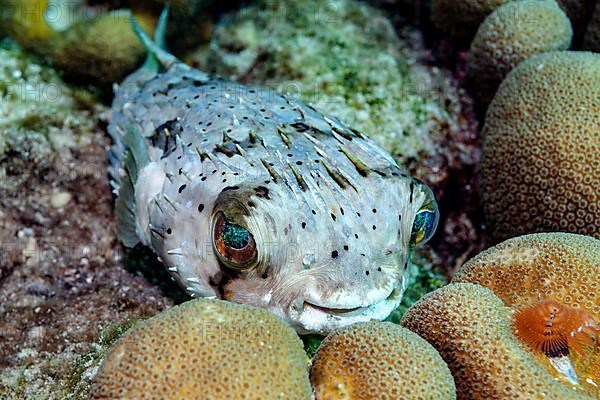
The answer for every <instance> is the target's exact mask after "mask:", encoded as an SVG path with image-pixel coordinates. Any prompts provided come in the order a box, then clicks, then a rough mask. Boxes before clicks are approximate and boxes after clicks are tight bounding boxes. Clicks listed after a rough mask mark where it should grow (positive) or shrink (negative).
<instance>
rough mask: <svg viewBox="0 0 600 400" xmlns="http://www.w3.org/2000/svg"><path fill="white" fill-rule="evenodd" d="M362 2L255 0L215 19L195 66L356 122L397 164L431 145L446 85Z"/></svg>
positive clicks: (447, 116) (438, 138)
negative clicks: (215, 25) (256, 85)
mask: <svg viewBox="0 0 600 400" xmlns="http://www.w3.org/2000/svg"><path fill="white" fill-rule="evenodd" d="M417 58H418V54H417V52H416V51H413V50H411V44H409V43H408V41H407V40H404V39H401V38H399V37H398V36H397V34H396V32H395V31H394V29H393V27H392V25H391V23H390V21H389V20H388V19H387V18H386V17H385V16H384V15H383V14H382V13H381V12H380V11H378V10H376V9H374V8H372V7H369V6H368V5H366V4H363V3H360V2H356V1H352V0H339V1H334V2H330V3H323V2H318V1H307V2H300V3H296V2H293V1H291V0H286V1H277V2H274V1H269V0H261V1H257V2H255V3H254V4H253V5H252V6H250V7H247V8H244V9H242V10H240V11H239V12H238V13H237V14H235V15H232V16H230V17H228V18H225V19H223V20H222V21H221V23H220V24H219V25H218V26H217V27H216V29H215V32H214V35H213V40H212V43H211V45H210V46H209V47H208V48H204V49H200V50H199V51H197V52H196V53H194V54H193V55H192V56H190V57H189V59H188V61H190V62H192V63H195V64H196V65H197V66H198V67H199V68H200V69H204V70H207V71H210V72H214V73H218V74H220V75H225V76H229V77H231V78H234V79H237V80H241V81H245V82H252V83H256V84H261V85H263V86H265V85H266V86H268V87H271V88H273V89H274V90H276V91H279V92H284V93H285V92H288V93H289V94H290V95H292V96H295V97H299V98H300V99H301V100H303V101H305V102H308V103H311V104H313V105H314V106H315V107H316V108H318V109H321V110H323V111H326V112H329V113H331V114H333V115H335V116H337V117H339V118H341V119H342V120H344V121H345V122H347V123H349V124H350V125H352V126H354V127H356V128H358V129H360V130H362V131H363V132H365V133H366V134H368V135H369V136H370V137H371V138H373V139H374V140H375V141H376V142H378V143H379V144H380V145H382V146H383V147H384V148H386V150H388V151H389V152H390V153H392V154H393V155H394V157H395V158H396V160H397V161H398V162H399V163H400V164H403V165H406V164H407V163H408V162H409V161H410V160H414V159H417V158H419V157H421V156H422V155H427V154H434V153H436V151H438V148H439V147H440V143H441V142H442V140H443V139H442V137H443V135H444V132H443V129H442V128H441V126H442V125H443V124H444V123H450V120H451V114H452V112H454V111H453V110H451V109H450V108H451V107H452V106H449V105H447V104H446V101H444V98H443V97H444V96H445V94H444V93H443V92H444V91H446V90H447V89H448V88H449V86H450V85H449V83H448V82H447V81H446V80H445V78H444V76H443V75H442V74H440V73H439V71H438V70H436V69H433V68H428V67H425V66H424V65H423V63H420V62H419V61H418V59H417Z"/></svg>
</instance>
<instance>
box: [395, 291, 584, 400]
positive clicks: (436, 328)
mask: <svg viewBox="0 0 600 400" xmlns="http://www.w3.org/2000/svg"><path fill="white" fill-rule="evenodd" d="M513 324H514V316H513V312H512V310H511V308H510V307H508V306H507V305H505V304H504V303H503V302H502V300H500V299H499V298H498V297H497V296H496V295H495V294H494V293H492V292H491V291H490V290H489V289H487V288H484V287H482V286H479V285H475V284H472V283H453V284H450V285H448V286H445V287H443V288H441V289H438V290H436V291H435V292H432V293H430V294H428V295H426V296H425V297H423V298H422V299H421V300H419V301H418V302H417V303H415V304H414V305H413V307H411V309H409V310H408V312H407V314H406V315H405V317H404V319H403V320H402V326H404V327H406V328H408V329H410V330H412V331H413V332H416V333H417V334H418V335H420V336H422V337H423V338H425V339H426V340H427V341H428V342H429V343H431V344H432V345H433V346H434V347H435V348H436V349H438V351H439V352H440V355H441V356H442V358H443V359H444V360H445V361H446V362H447V363H448V367H449V368H450V370H451V371H452V374H453V376H454V379H455V382H456V389H457V397H458V398H460V399H467V400H470V399H473V400H475V399H477V400H480V399H481V400H484V399H485V400H501V399H516V400H517V399H518V400H532V399H545V400H564V399H573V400H591V399H592V398H593V397H591V394H590V395H588V394H586V393H585V390H587V389H583V388H578V389H577V391H576V390H573V389H572V388H571V387H569V386H568V385H567V384H566V383H565V382H564V381H559V380H557V376H556V374H555V373H553V371H552V369H550V368H548V367H547V366H546V365H544V360H543V359H540V358H539V357H538V355H537V354H535V353H533V352H532V351H531V350H529V348H528V347H527V346H526V344H525V343H523V342H522V341H521V340H520V339H519V338H518V337H517V336H516V335H515V332H514V328H513Z"/></svg>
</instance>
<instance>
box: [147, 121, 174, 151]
mask: <svg viewBox="0 0 600 400" xmlns="http://www.w3.org/2000/svg"><path fill="white" fill-rule="evenodd" d="M179 127H180V125H179V121H178V120H177V119H172V120H169V121H166V122H163V123H162V124H161V125H159V126H158V127H157V128H156V129H155V130H154V134H153V135H152V137H151V138H150V142H151V143H152V146H154V147H158V148H160V149H162V150H163V155H162V157H161V159H162V158H165V157H167V156H168V155H169V154H171V153H172V152H173V151H174V150H175V149H176V148H177V146H176V145H177V143H176V138H175V134H173V132H175V131H176V130H177V129H178V128H179Z"/></svg>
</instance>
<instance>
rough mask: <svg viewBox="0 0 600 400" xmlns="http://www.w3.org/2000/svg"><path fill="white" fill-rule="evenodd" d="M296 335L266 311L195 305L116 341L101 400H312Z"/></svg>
mask: <svg viewBox="0 0 600 400" xmlns="http://www.w3.org/2000/svg"><path fill="white" fill-rule="evenodd" d="M307 366H308V365H307V359H306V355H305V353H304V349H303V346H302V342H301V341H300V339H299V338H298V336H297V335H296V333H295V332H294V330H293V329H292V328H291V327H289V326H288V325H286V324H285V323H284V322H283V321H282V320H280V319H279V318H277V317H275V316H274V315H272V314H270V313H269V312H267V311H265V310H263V309H259V308H254V307H249V306H242V305H238V304H234V303H231V302H226V301H219V300H193V301H189V302H186V303H184V304H182V305H180V306H177V307H174V308H172V309H170V310H168V311H166V312H163V313H161V314H159V315H157V316H155V317H154V318H151V319H150V320H148V321H146V322H144V323H142V324H140V325H139V326H138V327H136V328H134V329H133V331H131V332H130V333H128V334H126V335H125V336H124V337H122V338H121V339H119V341H118V342H117V343H116V344H115V346H114V347H113V349H112V350H111V351H110V352H109V354H108V356H107V358H106V360H105V361H104V363H103V365H102V367H101V370H100V372H99V373H98V376H97V378H96V383H95V389H94V392H93V393H94V394H93V397H94V398H96V399H141V398H144V399H150V398H152V399H167V398H168V399H182V400H183V399H185V400H191V399H203V400H209V399H210V400H220V399H231V398H235V399H263V400H264V399H269V400H270V399H285V400H292V399H303V400H304V399H310V398H311V388H310V381H309V379H308V368H307Z"/></svg>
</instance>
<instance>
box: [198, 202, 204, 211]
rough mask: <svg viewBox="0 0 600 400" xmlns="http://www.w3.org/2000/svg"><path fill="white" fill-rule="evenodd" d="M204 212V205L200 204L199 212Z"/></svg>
mask: <svg viewBox="0 0 600 400" xmlns="http://www.w3.org/2000/svg"><path fill="white" fill-rule="evenodd" d="M202 210H204V204H199V205H198V212H202Z"/></svg>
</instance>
